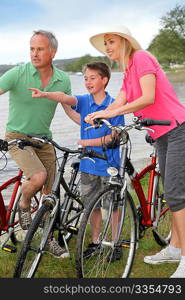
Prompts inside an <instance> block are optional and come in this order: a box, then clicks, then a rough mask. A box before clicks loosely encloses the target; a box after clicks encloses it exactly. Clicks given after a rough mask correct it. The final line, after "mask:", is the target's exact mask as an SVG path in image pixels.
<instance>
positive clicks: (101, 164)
mask: <svg viewBox="0 0 185 300" xmlns="http://www.w3.org/2000/svg"><path fill="white" fill-rule="evenodd" d="M75 97H76V98H77V105H76V107H73V109H75V110H76V111H77V112H78V113H80V116H81V139H95V138H100V137H102V141H103V138H104V136H106V135H109V134H110V133H111V130H110V129H109V128H108V127H107V126H106V125H105V124H104V125H103V126H102V127H101V128H98V129H94V128H92V129H89V130H85V128H86V127H89V126H90V124H87V123H85V122H84V118H85V117H86V116H87V115H88V114H90V113H92V112H95V111H99V110H105V109H106V108H107V106H109V105H110V104H111V103H112V102H113V101H114V99H113V98H112V97H111V96H110V95H109V94H108V93H107V92H106V97H105V99H104V101H103V102H102V103H101V104H100V105H98V104H96V103H95V102H94V99H93V96H92V94H86V95H79V96H75ZM109 122H110V123H111V124H112V125H123V124H124V116H117V117H115V118H111V119H109ZM86 148H87V149H93V150H94V151H96V152H99V153H102V154H103V149H102V147H95V146H91V147H90V146H89V147H86ZM106 154H107V157H108V161H105V160H102V159H98V158H93V160H94V161H95V163H94V162H92V161H91V160H90V159H82V160H81V161H80V171H81V172H84V173H89V174H93V175H99V176H109V174H108V173H107V168H108V167H110V166H113V167H117V168H119V163H120V153H119V147H117V148H116V149H106Z"/></svg>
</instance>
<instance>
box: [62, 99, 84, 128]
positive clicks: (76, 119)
mask: <svg viewBox="0 0 185 300" xmlns="http://www.w3.org/2000/svg"><path fill="white" fill-rule="evenodd" d="M62 106H63V109H64V110H65V113H66V114H67V115H68V117H69V118H70V119H71V120H73V121H74V122H75V123H77V124H78V125H80V114H79V113H77V112H76V111H75V110H73V109H72V108H71V107H70V106H69V105H67V104H62Z"/></svg>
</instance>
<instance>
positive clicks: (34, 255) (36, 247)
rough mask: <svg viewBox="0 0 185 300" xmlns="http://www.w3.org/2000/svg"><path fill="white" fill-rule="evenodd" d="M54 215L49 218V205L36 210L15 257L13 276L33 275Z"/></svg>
mask: <svg viewBox="0 0 185 300" xmlns="http://www.w3.org/2000/svg"><path fill="white" fill-rule="evenodd" d="M55 217H56V214H55V215H54V216H53V217H52V218H51V211H50V206H49V205H45V204H43V205H42V206H41V208H40V209H39V210H38V211H37V213H36V215H35V217H34V219H33V221H32V223H31V225H30V227H29V230H28V232H27V234H26V238H25V240H24V242H23V245H22V248H21V251H20V253H19V256H18V258H17V262H16V266H15V271H14V275H13V277H14V278H32V277H34V275H35V272H36V271H37V268H38V265H39V263H40V260H41V257H42V255H43V253H44V247H45V244H46V241H47V238H48V236H49V234H50V231H51V228H52V226H53V223H54V220H55Z"/></svg>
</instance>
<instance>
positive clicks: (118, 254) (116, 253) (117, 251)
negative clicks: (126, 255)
mask: <svg viewBox="0 0 185 300" xmlns="http://www.w3.org/2000/svg"><path fill="white" fill-rule="evenodd" d="M121 258H122V250H121V248H120V247H116V248H114V250H113V252H111V253H110V254H109V256H108V257H107V261H108V262H115V261H117V260H120V259H121Z"/></svg>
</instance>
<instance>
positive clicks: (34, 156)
mask: <svg viewBox="0 0 185 300" xmlns="http://www.w3.org/2000/svg"><path fill="white" fill-rule="evenodd" d="M19 138H20V139H27V140H30V141H32V142H34V143H40V144H41V145H42V149H38V148H35V147H31V146H26V147H25V148H24V150H22V149H20V148H18V146H17V145H15V146H12V148H11V149H9V153H10V155H11V157H12V159H13V160H14V161H15V162H16V163H17V165H18V167H19V168H20V169H21V170H22V171H23V173H24V175H25V176H26V178H27V179H30V178H31V177H32V176H33V175H34V174H36V173H39V172H42V171H44V172H47V179H46V182H45V184H44V189H46V190H49V191H50V190H51V187H52V184H53V182H54V178H55V172H56V155H55V150H54V148H53V146H52V145H50V144H43V143H41V142H39V141H35V140H34V139H31V138H28V137H27V136H25V135H22V134H20V133H17V132H7V133H6V135H5V139H6V140H7V141H10V140H12V139H19Z"/></svg>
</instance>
